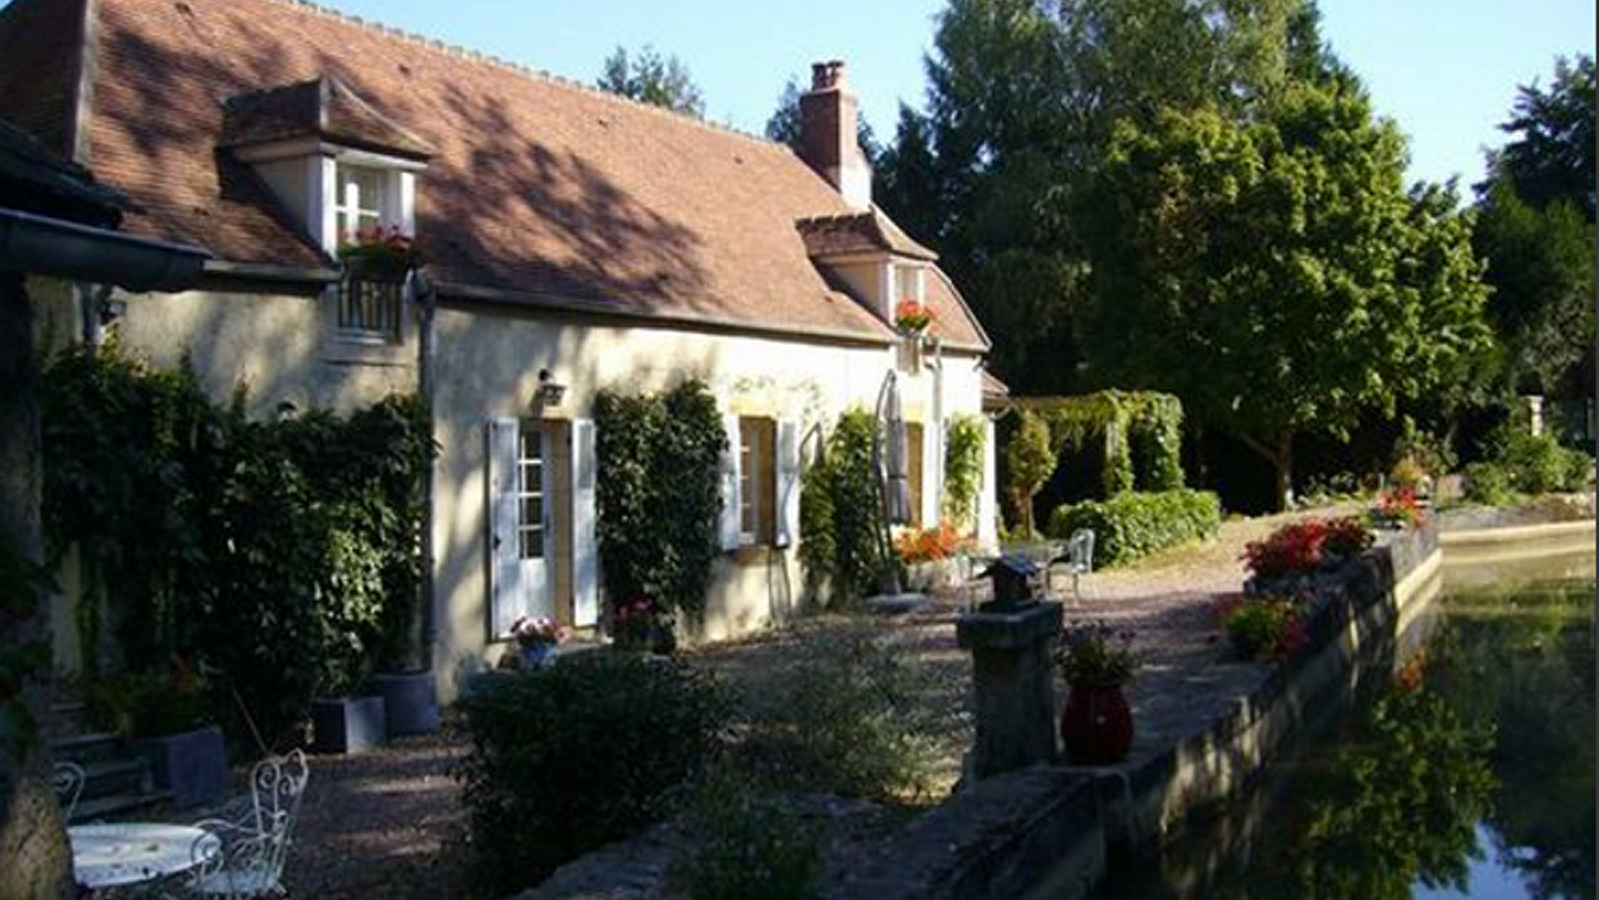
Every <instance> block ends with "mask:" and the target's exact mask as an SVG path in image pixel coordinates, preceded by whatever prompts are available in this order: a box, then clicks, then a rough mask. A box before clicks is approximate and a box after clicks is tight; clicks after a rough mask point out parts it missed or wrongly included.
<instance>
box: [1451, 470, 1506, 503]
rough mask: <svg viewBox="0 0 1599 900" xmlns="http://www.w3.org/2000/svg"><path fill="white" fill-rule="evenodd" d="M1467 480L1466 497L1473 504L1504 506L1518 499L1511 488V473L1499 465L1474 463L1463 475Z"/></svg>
mask: <svg viewBox="0 0 1599 900" xmlns="http://www.w3.org/2000/svg"><path fill="white" fill-rule="evenodd" d="M1462 474H1463V475H1464V476H1465V479H1466V493H1465V497H1466V500H1467V501H1468V502H1471V503H1484V504H1487V505H1489V506H1503V505H1504V504H1507V503H1510V502H1511V501H1513V500H1514V499H1515V497H1516V492H1515V489H1514V488H1512V487H1511V480H1510V473H1509V472H1508V471H1506V470H1505V468H1504V467H1503V466H1501V465H1499V464H1498V463H1492V462H1488V461H1487V460H1484V461H1482V462H1474V463H1471V464H1469V465H1467V466H1466V469H1465V471H1464V472H1463V473H1462Z"/></svg>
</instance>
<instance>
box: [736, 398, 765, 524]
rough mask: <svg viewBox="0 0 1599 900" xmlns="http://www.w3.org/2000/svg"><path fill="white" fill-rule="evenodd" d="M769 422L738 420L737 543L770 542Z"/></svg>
mask: <svg viewBox="0 0 1599 900" xmlns="http://www.w3.org/2000/svg"><path fill="white" fill-rule="evenodd" d="M771 424H772V421H771V420H770V419H754V418H748V417H745V418H741V419H739V422H738V473H739V481H738V501H739V507H738V537H739V543H741V544H745V545H749V544H766V543H770V542H771V529H770V528H769V527H767V523H768V521H769V520H770V518H771V514H770V510H771V501H770V499H769V496H770V494H771V490H770V486H769V483H770V481H771V474H772V434H771V432H772V429H771Z"/></svg>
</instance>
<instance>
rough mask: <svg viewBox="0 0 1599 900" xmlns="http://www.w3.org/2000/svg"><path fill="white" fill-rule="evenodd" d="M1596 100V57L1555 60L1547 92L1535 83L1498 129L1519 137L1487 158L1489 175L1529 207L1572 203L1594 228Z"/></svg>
mask: <svg viewBox="0 0 1599 900" xmlns="http://www.w3.org/2000/svg"><path fill="white" fill-rule="evenodd" d="M1595 96H1596V95H1595V87H1594V60H1593V57H1592V56H1589V55H1587V54H1578V56H1577V58H1576V60H1574V61H1572V60H1567V59H1565V58H1564V57H1561V58H1559V59H1556V60H1555V77H1554V82H1553V83H1552V84H1551V85H1550V86H1549V89H1548V90H1543V89H1541V88H1539V87H1538V85H1537V83H1536V82H1534V83H1533V84H1531V85H1524V86H1522V87H1521V88H1520V89H1519V90H1518V92H1517V95H1516V101H1515V106H1514V107H1513V108H1512V109H1511V114H1510V119H1509V120H1508V121H1506V122H1505V123H1504V124H1503V125H1500V126H1499V127H1500V129H1501V130H1503V131H1504V132H1506V133H1507V134H1512V135H1515V136H1516V137H1515V139H1514V140H1512V141H1510V143H1508V144H1506V145H1505V146H1504V147H1503V148H1502V149H1501V150H1499V151H1497V152H1495V153H1491V154H1489V159H1488V164H1489V169H1490V171H1491V172H1492V173H1493V174H1494V175H1495V176H1498V177H1502V178H1506V179H1508V180H1509V181H1510V183H1511V185H1512V186H1514V188H1515V190H1516V193H1517V194H1518V195H1520V196H1521V198H1522V199H1523V200H1525V201H1526V202H1527V203H1528V204H1530V205H1532V206H1534V207H1536V208H1538V209H1543V208H1545V207H1547V206H1549V205H1550V204H1553V203H1557V202H1559V201H1562V200H1564V201H1567V202H1570V203H1574V204H1576V205H1577V206H1578V207H1579V208H1580V209H1581V210H1583V211H1584V212H1586V213H1587V217H1588V222H1589V223H1590V224H1592V223H1593V221H1594V116H1595V112H1594V103H1595Z"/></svg>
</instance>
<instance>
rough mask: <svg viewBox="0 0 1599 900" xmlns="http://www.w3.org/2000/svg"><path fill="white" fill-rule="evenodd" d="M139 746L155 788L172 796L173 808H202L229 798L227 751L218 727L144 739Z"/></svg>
mask: <svg viewBox="0 0 1599 900" xmlns="http://www.w3.org/2000/svg"><path fill="white" fill-rule="evenodd" d="M138 746H139V752H140V753H142V754H144V757H145V759H148V760H149V761H150V775H151V779H152V780H153V781H154V782H155V786H156V787H157V788H159V789H160V790H164V791H168V792H170V793H171V794H172V805H173V806H176V807H178V808H180V809H182V808H185V807H190V806H199V805H201V804H203V803H211V802H214V801H216V800H219V799H221V798H222V797H224V796H226V795H227V793H228V756H227V749H226V747H225V746H224V744H223V742H222V729H220V728H218V727H217V726H215V725H210V726H207V727H205V728H200V729H197V730H195V731H185V732H182V733H179V734H166V735H161V736H160V737H151V738H142V739H141V740H140V741H139V742H138Z"/></svg>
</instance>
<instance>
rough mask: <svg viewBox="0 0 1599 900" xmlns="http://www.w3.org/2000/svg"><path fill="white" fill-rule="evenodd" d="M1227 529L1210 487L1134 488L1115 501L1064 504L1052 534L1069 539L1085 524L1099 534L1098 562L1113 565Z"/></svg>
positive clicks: (1056, 514) (1057, 512) (1054, 516)
mask: <svg viewBox="0 0 1599 900" xmlns="http://www.w3.org/2000/svg"><path fill="white" fill-rule="evenodd" d="M1219 527H1221V502H1220V501H1219V500H1218V499H1217V498H1216V495H1215V494H1213V493H1211V492H1210V491H1196V490H1191V489H1188V488H1181V489H1179V490H1175V491H1161V492H1159V493H1137V492H1129V493H1124V494H1119V495H1117V496H1115V497H1112V498H1110V499H1109V500H1104V501H1098V500H1089V501H1086V502H1083V503H1077V504H1073V505H1070V506H1061V507H1057V508H1056V509H1055V512H1054V513H1053V514H1052V515H1051V516H1050V519H1049V533H1050V536H1051V537H1054V538H1057V539H1065V538H1068V537H1070V536H1071V534H1072V532H1074V531H1076V530H1077V529H1079V528H1088V529H1091V530H1092V531H1093V532H1094V562H1095V564H1096V565H1099V566H1113V565H1116V564H1118V563H1125V562H1130V561H1132V560H1135V559H1138V558H1139V557H1141V556H1147V555H1149V554H1151V553H1154V552H1155V551H1157V550H1163V549H1165V548H1167V547H1175V546H1177V545H1178V544H1184V543H1187V542H1189V541H1195V540H1201V539H1203V538H1207V537H1210V536H1211V535H1213V534H1215V533H1216V529H1217V528H1219Z"/></svg>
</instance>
